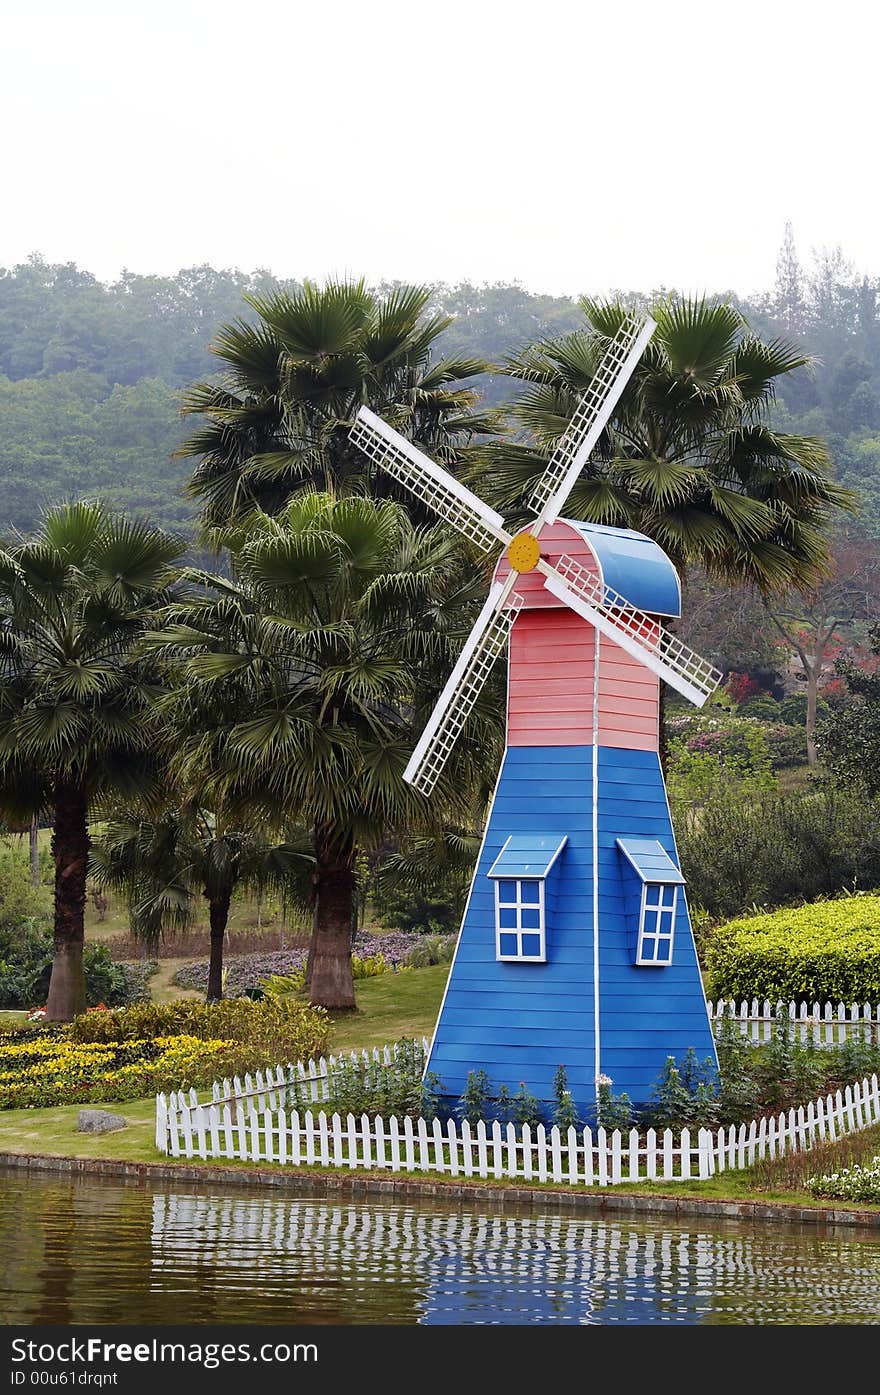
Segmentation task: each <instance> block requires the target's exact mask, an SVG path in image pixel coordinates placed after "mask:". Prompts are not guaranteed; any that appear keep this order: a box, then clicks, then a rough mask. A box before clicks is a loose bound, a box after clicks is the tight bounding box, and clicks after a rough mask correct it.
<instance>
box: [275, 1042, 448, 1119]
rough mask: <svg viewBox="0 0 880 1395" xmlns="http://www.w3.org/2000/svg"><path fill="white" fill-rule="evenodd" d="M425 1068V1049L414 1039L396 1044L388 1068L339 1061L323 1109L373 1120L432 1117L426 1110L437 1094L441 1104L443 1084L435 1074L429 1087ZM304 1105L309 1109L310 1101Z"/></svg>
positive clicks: (371, 1062)
mask: <svg viewBox="0 0 880 1395" xmlns="http://www.w3.org/2000/svg"><path fill="white" fill-rule="evenodd" d="M424 1067H425V1053H424V1049H423V1047H422V1045H421V1043H420V1042H418V1041H416V1040H415V1039H414V1038H412V1037H402V1038H401V1039H400V1040H399V1041H396V1042H395V1043H394V1046H393V1048H392V1052H391V1062H390V1064H389V1065H386V1064H385V1063H384V1062H382V1061H375V1060H372V1059H367V1060H363V1059H360V1060H358V1059H348V1060H343V1061H340V1062H338V1063H337V1064H336V1065H335V1066H334V1069H333V1073H332V1075H331V1078H330V1082H329V1087H330V1088H329V1095H328V1098H327V1100H326V1102H325V1103H324V1104H323V1106H322V1107H323V1108H324V1109H326V1110H329V1111H332V1112H335V1113H337V1114H354V1115H355V1116H360V1115H361V1114H367V1115H369V1116H370V1117H371V1118H374V1117H375V1116H376V1115H377V1114H380V1115H381V1116H382V1117H383V1118H386V1119H387V1118H389V1117H390V1116H391V1115H392V1114H395V1115H397V1116H398V1117H401V1116H403V1115H405V1114H408V1115H410V1116H411V1117H412V1118H418V1117H419V1116H420V1115H422V1116H423V1117H425V1118H428V1117H431V1118H433V1117H434V1116H433V1113H432V1114H430V1115H428V1114H425V1109H426V1107H427V1108H429V1109H430V1108H431V1107H432V1101H433V1100H434V1099H435V1095H436V1101H439V1093H440V1091H439V1084H440V1083H439V1080H438V1079H437V1077H436V1076H434V1075H432V1076H431V1078H430V1080H429V1081H428V1082H427V1084H426V1082H425V1081H423V1079H422V1072H423V1070H424ZM303 1103H305V1104H306V1107H308V1101H307V1100H305V1101H303Z"/></svg>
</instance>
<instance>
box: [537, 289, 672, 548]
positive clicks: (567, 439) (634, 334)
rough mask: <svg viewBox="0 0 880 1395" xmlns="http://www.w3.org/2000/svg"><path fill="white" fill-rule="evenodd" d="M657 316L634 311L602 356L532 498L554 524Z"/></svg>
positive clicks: (544, 519)
mask: <svg viewBox="0 0 880 1395" xmlns="http://www.w3.org/2000/svg"><path fill="white" fill-rule="evenodd" d="M654 328H655V326H654V321H653V320H650V319H649V320H646V321H644V322H643V321H640V320H637V319H636V318H635V316H632V315H629V316H627V318H626V319H625V320H624V322H623V324H622V325H621V327H620V329H619V330H618V332H617V334H616V335H615V336H614V338H613V339H612V341H611V343H610V344H609V346H608V348H607V349H606V351H605V353H604V354H603V355H602V358H601V359H600V361H599V366H598V368H597V369H596V372H595V375H594V377H593V379H592V382H591V383H590V386H589V387H588V388H587V391H586V392H585V393H584V394H583V396H582V397H581V398H580V400H579V402H578V405H577V407H576V408H575V411H574V415H573V416H572V419H571V421H570V422H569V424H568V426H567V428H566V430H565V432H564V433H563V435H562V437H561V438H560V440H559V441H558V442H557V443H556V447H555V449H554V451H553V454H552V455H551V457H550V460H549V463H548V465H547V468H546V470H545V471H544V474H543V475H542V476H541V478H540V480H539V481H538V483H537V485H536V487H535V490H534V492H533V494H532V497H531V501H530V502H531V505H532V507H533V508H534V509H535V510H536V511H537V512H538V519H539V521H540V522H541V523H554V522H555V521H556V519H557V518H558V517H559V511H560V509H561V508H562V505H563V503H564V501H565V499H566V498H567V497H568V495H569V493H570V492H571V487H572V485H573V484H574V483H575V481H576V480H577V477H578V475H579V474H580V472H581V470H582V469H583V467H584V465H585V464H586V462H587V460H588V458H589V456H590V452H591V451H592V450H593V448H594V446H595V444H596V442H597V441H598V439H599V436H600V435H601V433H602V431H603V430H604V428H605V427H606V426H607V424H608V420H609V418H610V416H611V413H612V412H613V410H614V408H615V406H616V405H617V402H618V401H619V399H620V395H621V393H622V392H623V389H624V388H625V387H626V384H627V382H628V381H629V378H630V377H631V375H632V371H633V369H634V368H635V366H636V364H637V363H638V361H639V359H640V358H641V356H642V354H643V353H644V351H645V346H646V345H647V343H648V340H649V339H650V338H651V335H652V334H653V332H654Z"/></svg>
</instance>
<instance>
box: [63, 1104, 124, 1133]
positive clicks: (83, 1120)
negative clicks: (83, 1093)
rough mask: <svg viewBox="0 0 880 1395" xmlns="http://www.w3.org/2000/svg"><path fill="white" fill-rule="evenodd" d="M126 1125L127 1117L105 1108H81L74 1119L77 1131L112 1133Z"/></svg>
mask: <svg viewBox="0 0 880 1395" xmlns="http://www.w3.org/2000/svg"><path fill="white" fill-rule="evenodd" d="M127 1127H128V1120H127V1119H124V1118H123V1117H122V1115H121V1114H111V1113H110V1112H109V1110H107V1109H81V1110H80V1111H79V1114H78V1116H77V1120H76V1131H77V1133H114V1132H115V1130H116V1129H124V1128H127Z"/></svg>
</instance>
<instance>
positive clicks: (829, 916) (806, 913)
mask: <svg viewBox="0 0 880 1395" xmlns="http://www.w3.org/2000/svg"><path fill="white" fill-rule="evenodd" d="M706 993H707V996H708V997H709V998H716V999H717V998H732V999H735V1000H741V999H749V998H769V999H770V1001H771V1002H775V1001H777V1000H779V1001H783V1002H789V1001H797V1000H799V999H802V998H803V999H806V1000H807V1001H808V1002H818V1003H823V1002H844V1003H853V1002H877V1000H878V998H880V896H862V895H860V896H846V897H841V898H840V899H838V900H832V901H816V902H814V903H813V904H812V905H808V906H799V907H797V908H785V909H783V910H778V911H774V912H772V913H770V914H766V915H755V916H749V917H747V918H745V919H742V920H732V921H728V922H727V923H726V924H724V925H719V926H717V927H716V929H715V931H714V932H713V934H712V937H711V939H710V940H709V943H708V947H707V951H706Z"/></svg>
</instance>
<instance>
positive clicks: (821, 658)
mask: <svg viewBox="0 0 880 1395" xmlns="http://www.w3.org/2000/svg"><path fill="white" fill-rule="evenodd" d="M766 605H767V611H768V614H769V616H770V619H771V620H772V622H773V625H774V627H775V629H776V631H777V633H778V634H779V635H780V637H781V639H782V640H783V642H784V643H785V644H786V646H787V647H788V649H789V651H793V653H794V656H795V658H796V660H797V662H798V663H799V664H800V666H801V671H802V672H803V675H804V678H805V680H806V690H807V710H806V728H807V764H808V765H810V766H813V765H815V764H816V704H817V701H818V696H819V685H820V683H821V681H822V677H823V675H824V674H825V673H826V672H827V671H828V670H829V669H830V667H831V665H832V663H833V662H834V659H835V658H836V657H837V654H836V652H835V650H834V649H833V648H832V646H833V643H834V640H835V637H840V635H841V631H843V630H845V629H847V628H851V627H852V625H853V623H854V622H856V621H859V620H861V621H870V620H873V619H874V618H875V617H876V616H877V611H878V605H880V543H878V542H877V540H876V539H874V538H868V537H864V536H861V535H859V534H857V533H853V532H850V533H844V534H839V535H838V536H837V537H836V538H835V539H834V543H833V550H832V559H831V575H830V576H829V577H828V579H827V580H826V581H825V582H823V583H822V585H821V586H817V587H816V588H815V589H813V590H812V591H810V592H808V593H806V594H803V595H797V594H796V593H795V594H794V595H790V596H788V597H786V598H784V599H779V600H770V599H768V600H767V602H766Z"/></svg>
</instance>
